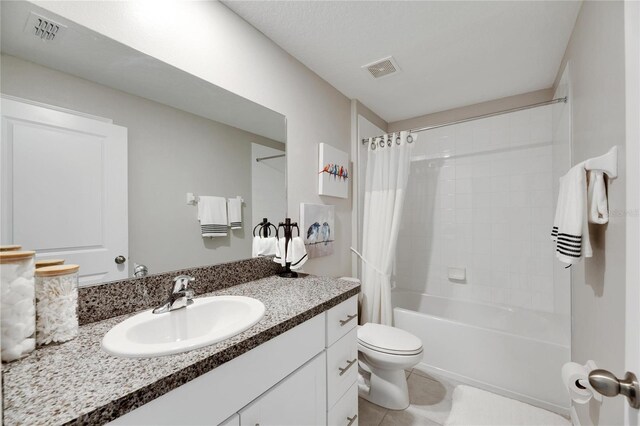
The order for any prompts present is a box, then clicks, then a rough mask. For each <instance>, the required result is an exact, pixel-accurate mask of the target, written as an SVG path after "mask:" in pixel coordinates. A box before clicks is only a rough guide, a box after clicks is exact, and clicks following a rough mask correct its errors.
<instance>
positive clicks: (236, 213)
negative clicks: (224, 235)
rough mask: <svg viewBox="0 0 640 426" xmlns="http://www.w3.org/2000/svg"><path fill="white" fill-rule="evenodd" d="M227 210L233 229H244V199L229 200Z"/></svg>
mask: <svg viewBox="0 0 640 426" xmlns="http://www.w3.org/2000/svg"><path fill="white" fill-rule="evenodd" d="M227 210H228V213H229V226H230V227H231V229H242V198H240V197H236V198H229V199H228V200H227Z"/></svg>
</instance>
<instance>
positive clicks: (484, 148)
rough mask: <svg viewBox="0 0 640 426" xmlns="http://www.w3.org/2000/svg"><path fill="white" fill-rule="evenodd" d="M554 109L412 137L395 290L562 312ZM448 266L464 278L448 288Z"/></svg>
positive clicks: (566, 302) (565, 299)
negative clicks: (555, 226) (555, 232)
mask: <svg viewBox="0 0 640 426" xmlns="http://www.w3.org/2000/svg"><path fill="white" fill-rule="evenodd" d="M553 108H554V106H545V107H539V108H533V109H529V110H525V111H520V112H515V113H510V114H504V115H500V116H496V117H491V118H486V119H481V120H476V121H471V122H468V123H462V124H457V125H453V126H448V127H443V128H440V129H434V130H430V131H427V132H424V133H421V134H420V135H419V139H418V142H417V143H416V145H415V146H414V151H413V154H412V156H413V158H412V163H411V173H410V177H409V185H408V188H407V197H406V201H405V205H404V214H403V216H404V217H403V221H402V228H401V230H400V236H399V239H398V251H397V256H396V265H395V283H396V285H397V286H398V287H399V288H402V289H407V290H413V291H417V292H420V293H427V294H431V295H437V296H446V297H453V298H457V299H471V300H476V301H480V302H486V303H492V304H500V305H509V306H517V307H522V308H527V309H534V310H540V311H547V312H556V313H568V310H569V293H568V291H569V290H568V288H569V284H568V280H567V282H566V283H556V284H557V286H566V291H565V290H564V289H561V288H556V286H554V262H556V261H555V260H554V259H555V256H554V251H553V246H552V244H551V241H550V239H549V233H550V230H551V226H552V222H553V216H554V206H555V198H556V195H555V194H554V184H553V182H554V181H555V180H556V179H557V176H556V175H557V174H558V173H559V171H560V170H564V171H566V168H564V167H562V165H559V166H558V165H556V167H554V161H553V155H554V150H553V133H554V132H553V118H552V111H553ZM567 168H568V164H567ZM554 169H557V171H554ZM450 267H453V268H464V269H465V271H466V279H465V280H452V279H449V278H448V268H450ZM567 278H568V277H567Z"/></svg>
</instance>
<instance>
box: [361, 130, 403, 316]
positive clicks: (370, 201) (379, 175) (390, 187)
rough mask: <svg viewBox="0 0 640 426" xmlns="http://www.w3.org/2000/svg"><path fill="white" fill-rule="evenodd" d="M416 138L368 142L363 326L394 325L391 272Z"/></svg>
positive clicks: (393, 137) (394, 136)
mask: <svg viewBox="0 0 640 426" xmlns="http://www.w3.org/2000/svg"><path fill="white" fill-rule="evenodd" d="M415 139H416V135H415V134H409V133H408V132H400V134H398V133H394V134H391V135H385V136H384V137H382V138H375V139H371V140H369V144H368V153H367V166H366V167H367V172H366V180H365V193H364V218H363V226H362V260H363V262H362V312H361V319H362V322H363V323H365V322H374V323H379V324H385V325H392V321H393V310H392V307H391V272H392V268H393V261H394V257H395V253H396V244H397V242H398V232H399V230H400V218H401V217H402V206H403V204H404V198H405V192H406V189H407V180H408V177H409V168H410V162H411V151H412V147H413V143H410V141H412V140H415Z"/></svg>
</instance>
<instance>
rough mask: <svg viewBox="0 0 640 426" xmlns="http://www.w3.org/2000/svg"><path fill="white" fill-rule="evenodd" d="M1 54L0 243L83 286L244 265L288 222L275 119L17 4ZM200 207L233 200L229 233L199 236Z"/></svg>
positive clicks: (6, 15) (7, 12) (282, 130)
mask: <svg viewBox="0 0 640 426" xmlns="http://www.w3.org/2000/svg"><path fill="white" fill-rule="evenodd" d="M1 43H2V44H1V50H2V52H1V53H2V57H1V61H0V64H1V70H0V91H1V92H2V152H1V161H2V172H1V173H2V176H1V179H2V188H1V189H2V191H1V196H2V200H1V201H2V207H1V208H2V211H1V213H2V220H1V221H2V229H1V231H2V234H1V236H0V238H1V242H2V244H19V245H22V246H23V248H25V249H30V250H36V252H37V255H36V257H37V259H42V260H46V259H54V258H55V259H57V258H60V259H65V261H66V263H77V264H79V265H80V284H81V285H94V284H98V283H103V282H107V281H113V280H118V279H124V278H127V277H131V276H133V275H134V272H135V265H144V266H146V268H147V270H148V273H149V274H154V273H161V272H167V271H172V270H176V269H181V268H189V267H197V266H204V265H212V264H217V263H221V262H227V261H233V260H240V259H246V258H249V257H251V244H252V230H253V228H254V226H255V225H256V224H257V223H258V222H260V221H261V220H262V218H265V217H266V218H268V219H269V220H270V221H272V222H276V223H277V222H278V221H281V220H282V219H283V218H284V217H285V216H286V213H287V212H286V204H287V203H286V188H285V173H286V170H285V167H286V161H285V160H286V159H285V152H286V149H285V148H286V121H285V117H284V116H283V115H281V114H278V113H276V112H274V111H272V110H270V109H268V108H265V107H264V106H261V105H258V104H256V103H254V102H251V101H249V100H247V99H244V98H242V97H240V96H238V95H236V94H234V93H231V92H229V91H226V90H224V89H222V88H220V87H217V86H215V85H213V84H211V83H208V82H206V81H204V80H202V79H200V78H198V77H196V76H194V75H191V74H188V73H186V72H184V71H181V70H179V69H177V68H174V67H172V66H170V65H168V64H166V63H163V62H161V61H159V60H157V59H154V58H152V57H150V56H147V55H145V54H143V53H141V52H138V51H136V50H134V49H131V48H129V47H127V46H125V45H122V44H120V43H118V42H116V41H114V40H111V39H108V38H105V37H104V36H101V35H100V34H97V33H95V32H93V31H91V30H89V29H87V28H84V27H82V26H79V25H77V24H75V23H73V22H70V21H68V20H66V19H63V18H61V17H59V16H56V15H55V14H51V13H50V12H48V11H46V10H44V9H41V8H39V7H37V6H35V5H33V4H30V3H27V2H10V1H7V2H3V4H2V28H1ZM220 66H224V64H220ZM188 193H192V194H194V198H192V200H193V202H192V203H191V204H189V203H188V199H187V194H188ZM203 196H213V197H223V198H225V199H228V200H240V206H241V207H240V209H241V219H240V221H241V226H240V228H239V229H231V228H229V227H228V226H226V225H227V224H224V225H225V226H222V227H219V226H217V227H215V229H216V231H218V230H220V229H222V230H223V233H224V232H226V236H216V237H203V236H202V228H201V224H200V222H199V220H198V209H199V207H198V201H199V200H200V197H203ZM237 202H238V201H230V205H231V204H233V203H237ZM200 205H201V206H202V204H200ZM210 206H213V208H218V207H220V204H219V203H218V204H215V203H210ZM235 207H237V204H235ZM229 211H231V208H229ZM219 215H220V213H213V216H214V217H215V218H216V219H211V220H210V222H213V224H214V225H221V224H218V223H217V222H218V221H219V219H217V218H218V216H219ZM229 219H231V220H232V221H237V220H238V219H233V218H230V217H228V218H227V221H228V220H229ZM220 220H221V219H220ZM209 229H211V228H209ZM140 269H141V268H139V269H138V270H140Z"/></svg>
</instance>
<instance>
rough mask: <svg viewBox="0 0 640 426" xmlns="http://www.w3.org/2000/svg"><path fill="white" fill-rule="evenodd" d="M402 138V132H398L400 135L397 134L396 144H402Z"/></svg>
mask: <svg viewBox="0 0 640 426" xmlns="http://www.w3.org/2000/svg"><path fill="white" fill-rule="evenodd" d="M401 140H402V139H400V132H398V136H396V145H400V141H401Z"/></svg>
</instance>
